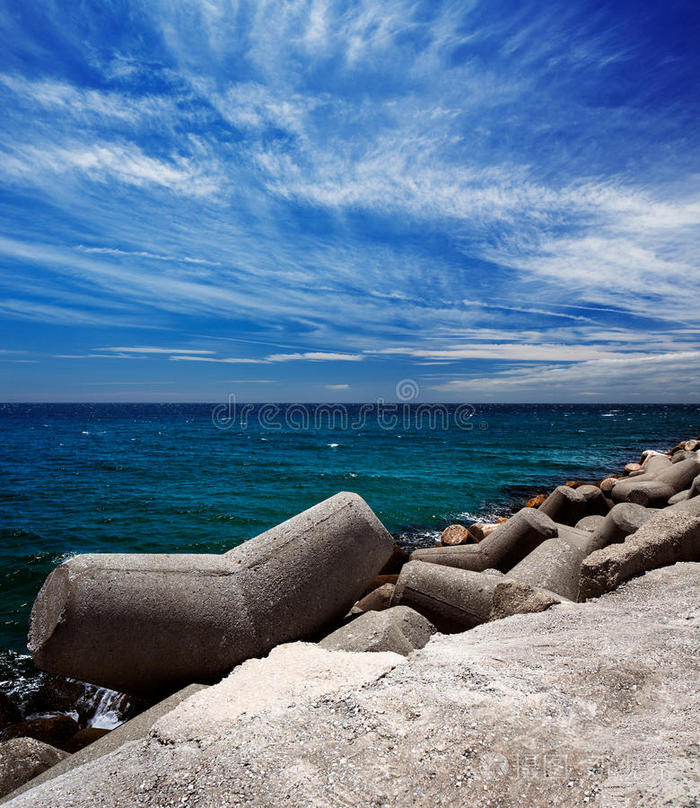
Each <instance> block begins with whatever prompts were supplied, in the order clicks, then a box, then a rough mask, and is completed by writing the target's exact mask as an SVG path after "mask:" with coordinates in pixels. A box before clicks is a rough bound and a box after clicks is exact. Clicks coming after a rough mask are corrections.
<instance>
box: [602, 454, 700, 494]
mask: <svg viewBox="0 0 700 808" xmlns="http://www.w3.org/2000/svg"><path fill="white" fill-rule="evenodd" d="M653 459H654V458H652V460H653ZM649 462H650V463H651V460H650V461H649ZM699 473H700V456H698V454H697V452H693V453H691V454H690V455H689V456H688V457H686V458H685V459H684V460H681V461H680V462H679V463H672V464H670V465H669V466H666V467H665V468H664V469H663V470H661V471H660V472H659V473H656V474H646V473H645V474H643V475H641V476H639V477H635V478H633V479H629V480H620V481H619V482H618V483H617V484H616V485H615V487H614V488H613V490H612V498H613V500H614V501H615V502H636V503H638V504H640V505H646V506H650V507H659V506H663V505H665V504H666V503H667V502H668V500H669V498H670V497H672V496H673V495H674V494H677V493H678V492H679V491H683V490H684V489H686V488H690V486H691V484H692V482H693V479H694V478H695V477H696V476H697V475H698V474H699Z"/></svg>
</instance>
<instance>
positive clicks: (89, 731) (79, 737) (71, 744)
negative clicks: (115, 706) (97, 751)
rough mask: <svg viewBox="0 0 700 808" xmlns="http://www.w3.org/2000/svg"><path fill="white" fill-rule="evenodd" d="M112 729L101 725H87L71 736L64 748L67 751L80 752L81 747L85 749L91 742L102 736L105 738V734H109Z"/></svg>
mask: <svg viewBox="0 0 700 808" xmlns="http://www.w3.org/2000/svg"><path fill="white" fill-rule="evenodd" d="M110 732H111V730H108V729H102V728H100V727H85V729H81V730H80V731H79V732H76V733H75V735H73V737H72V738H69V739H68V740H67V741H66V742H65V744H64V748H65V750H66V752H70V753H71V754H72V753H73V752H79V751H80V750H81V749H84V748H85V747H86V746H90V744H91V743H95V741H99V740H100V738H103V737H104V736H105V735H109V733H110Z"/></svg>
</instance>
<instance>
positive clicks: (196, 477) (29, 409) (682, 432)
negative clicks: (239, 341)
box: [0, 404, 700, 688]
mask: <svg viewBox="0 0 700 808" xmlns="http://www.w3.org/2000/svg"><path fill="white" fill-rule="evenodd" d="M306 412H307V416H308V417H309V421H310V424H305V423H304V421H305V416H304V411H300V410H290V409H289V408H287V409H285V408H284V405H281V409H280V410H279V411H278V412H277V414H274V413H273V414H272V415H271V414H270V412H269V411H268V412H267V413H265V412H263V413H261V412H260V410H259V409H258V410H253V411H251V412H248V413H246V414H245V428H243V426H242V424H241V420H240V417H239V415H240V414H239V413H226V412H224V413H223V414H222V413H221V412H220V413H219V415H218V426H217V425H215V424H214V423H213V421H212V406H211V405H204V404H174V405H171V404H164V405H153V404H113V405H111V404H101V405H100V404H81V405H65V404H60V405H48V404H41V405H38V404H33V405H21V404H6V405H0V539H1V541H0V586H1V590H0V648H2V649H5V651H4V652H2V653H3V654H4V656H2V657H1V658H0V661H1V662H2V668H4V672H3V671H2V670H0V680H2V679H7V677H11V676H12V671H13V665H15V664H16V663H17V659H18V658H17V657H16V656H15V654H13V653H10V654H9V655H8V653H7V650H8V649H9V650H10V651H14V652H19V653H22V652H24V651H25V646H24V644H25V637H26V630H27V623H28V616H29V611H30V609H31V604H32V601H33V599H34V597H35V595H36V593H37V591H38V589H39V587H40V586H41V583H42V581H43V580H44V578H45V576H46V575H47V574H48V573H49V572H50V570H51V569H52V568H53V567H54V566H55V565H56V564H58V563H60V562H61V561H62V560H64V559H66V558H67V557H69V556H70V555H72V554H75V553H84V552H223V551H225V550H227V549H229V548H230V547H232V546H234V545H236V544H238V543H240V542H242V541H245V540H246V539H247V538H250V537H252V536H255V535H257V534H258V533H260V532H262V531H263V530H266V529H267V528H269V527H272V526H273V525H275V524H277V523H278V522H280V521H282V520H284V519H286V518H288V517H290V516H292V515H294V514H295V513H298V512H299V511H301V510H303V509H304V508H307V507H309V506H311V505H313V504H314V503H316V502H318V501H320V500H322V499H325V498H326V497H328V496H330V495H332V494H334V493H335V492H337V491H340V490H351V491H356V492H357V493H359V494H361V495H362V496H363V497H364V498H365V499H366V500H367V502H368V503H369V504H370V506H371V507H372V508H373V509H374V510H375V512H376V513H377V514H378V516H379V517H380V518H381V519H382V521H383V522H384V523H385V524H386V526H387V527H388V528H389V530H391V531H392V532H393V533H394V534H395V535H396V536H397V538H398V539H399V541H400V542H403V543H404V544H407V545H416V544H423V545H430V544H432V543H434V541H435V536H436V534H437V532H439V531H440V530H442V529H443V528H444V527H445V526H446V525H447V524H449V523H451V522H453V521H465V522H469V521H470V520H474V519H477V518H479V517H482V516H488V515H493V514H497V513H505V512H508V511H509V510H510V509H512V508H514V507H518V506H519V505H520V504H521V503H522V502H523V500H524V499H526V498H527V497H529V496H531V495H533V494H535V493H538V492H540V491H547V490H548V489H550V488H551V487H553V486H554V485H557V484H559V483H562V482H564V481H565V480H569V479H584V480H592V481H593V480H596V479H600V477H602V476H604V475H605V474H606V472H608V471H614V470H619V468H620V465H621V464H623V463H625V462H628V461H629V460H630V459H636V457H637V456H638V454H639V452H640V451H641V450H642V449H646V448H656V449H666V448H668V447H669V446H670V445H672V444H674V443H676V442H677V441H678V440H680V439H685V438H688V437H695V436H696V435H697V433H698V432H699V431H700V406H698V405H687V406H674V405H658V406H657V405H645V406H633V405H590V406H587V405H541V404H540V405H517V406H516V405H482V406H477V407H476V409H475V411H474V412H469V413H467V416H466V417H465V413H464V411H463V412H461V414H460V413H459V412H458V413H455V408H454V407H450V408H449V409H447V410H445V411H444V412H441V413H438V415H434V417H433V420H434V423H433V425H432V426H433V428H432V429H430V428H429V424H428V421H429V419H430V417H431V416H429V415H426V413H425V412H423V416H420V417H419V416H418V415H417V410H416V407H415V406H409V405H400V407H399V409H398V410H396V411H392V410H384V411H382V412H381V413H379V412H377V411H376V410H374V411H369V412H368V411H365V412H364V417H363V418H361V417H360V416H361V415H362V412H361V411H360V408H359V405H353V406H351V407H350V408H349V410H348V411H347V413H346V415H347V421H348V423H347V424H343V423H342V417H341V415H340V413H338V412H336V414H335V416H334V418H335V425H334V427H333V426H332V425H331V424H330V422H329V420H330V417H329V418H324V415H323V412H321V413H320V414H318V413H317V412H316V411H315V410H314V408H313V405H307V410H306ZM229 415H231V416H232V417H231V418H229V417H228V416H229ZM315 415H318V418H317V419H316V420H317V421H318V423H317V424H316V425H314V416H315ZM380 415H381V417H380ZM285 416H288V417H286V418H285ZM458 420H459V423H457V421H458ZM393 421H396V423H393ZM275 426H277V427H279V428H274V427H275ZM221 427H223V428H221ZM465 427H467V428H465ZM17 664H18V663H17ZM1 687H2V682H1V681H0V688H1Z"/></svg>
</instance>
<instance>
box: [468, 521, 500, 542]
mask: <svg viewBox="0 0 700 808" xmlns="http://www.w3.org/2000/svg"><path fill="white" fill-rule="evenodd" d="M506 521H508V520H506ZM497 527H498V523H497V522H474V524H473V525H469V536H470V540H471V541H472V542H474V543H475V544H477V543H478V542H480V541H483V540H484V539H485V538H486V537H487V536H489V535H491V533H493V531H494V530H495V529H496V528H497Z"/></svg>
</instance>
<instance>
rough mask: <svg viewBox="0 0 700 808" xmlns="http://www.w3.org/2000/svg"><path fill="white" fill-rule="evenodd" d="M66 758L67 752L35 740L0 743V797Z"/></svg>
mask: <svg viewBox="0 0 700 808" xmlns="http://www.w3.org/2000/svg"><path fill="white" fill-rule="evenodd" d="M67 757H68V752H64V751H63V750H62V749H56V747H55V746H50V745H49V744H47V743H44V742H43V741H37V740H36V739H35V738H13V739H12V740H11V741H4V742H3V743H0V797H4V796H5V795H6V794H9V793H10V792H11V791H14V790H15V789H16V788H17V787H18V786H21V785H22V784H23V783H26V782H27V780H31V779H32V778H33V777H36V776H37V774H41V772H43V771H46V769H49V768H51V766H55V765H56V763H58V762H59V761H60V760H63V759H64V758H67Z"/></svg>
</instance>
